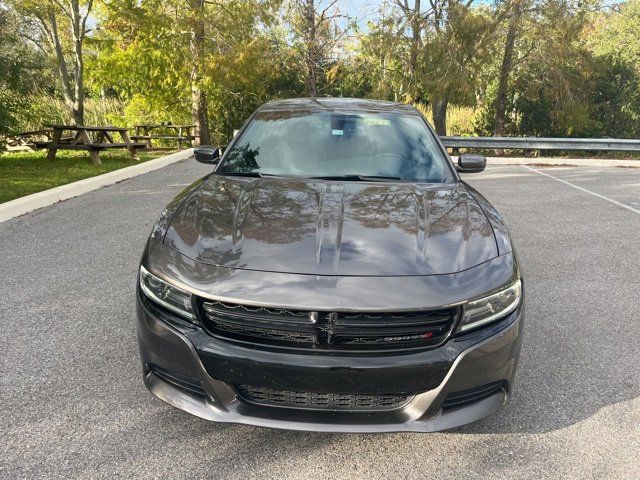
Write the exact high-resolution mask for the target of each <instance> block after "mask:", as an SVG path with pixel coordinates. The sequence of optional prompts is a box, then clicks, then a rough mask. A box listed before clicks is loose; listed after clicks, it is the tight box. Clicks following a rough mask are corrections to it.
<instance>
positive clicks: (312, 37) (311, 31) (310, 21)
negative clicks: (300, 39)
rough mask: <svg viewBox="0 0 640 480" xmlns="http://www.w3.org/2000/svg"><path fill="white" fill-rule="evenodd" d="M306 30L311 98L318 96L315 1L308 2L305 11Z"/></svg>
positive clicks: (308, 89)
mask: <svg viewBox="0 0 640 480" xmlns="http://www.w3.org/2000/svg"><path fill="white" fill-rule="evenodd" d="M304 19H305V30H306V32H307V42H306V43H307V45H306V50H307V51H306V55H305V57H306V58H305V63H306V64H307V79H306V84H307V94H308V95H309V96H310V97H317V96H318V70H317V66H318V58H317V57H318V55H317V45H316V43H317V38H316V6H315V0H307V2H306V5H305V11H304Z"/></svg>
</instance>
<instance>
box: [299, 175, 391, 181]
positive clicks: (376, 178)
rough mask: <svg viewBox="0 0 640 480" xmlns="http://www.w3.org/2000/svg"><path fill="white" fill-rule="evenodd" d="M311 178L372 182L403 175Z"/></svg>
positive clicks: (389, 179)
mask: <svg viewBox="0 0 640 480" xmlns="http://www.w3.org/2000/svg"><path fill="white" fill-rule="evenodd" d="M309 178H317V179H318V180H347V181H362V182H366V181H371V182H386V181H395V180H402V177H391V176H387V175H353V174H350V175H326V176H320V177H309Z"/></svg>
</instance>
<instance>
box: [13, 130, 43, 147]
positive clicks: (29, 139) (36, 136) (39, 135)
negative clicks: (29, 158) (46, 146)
mask: <svg viewBox="0 0 640 480" xmlns="http://www.w3.org/2000/svg"><path fill="white" fill-rule="evenodd" d="M37 141H51V130H49V129H43V130H33V131H30V132H21V133H18V134H16V135H9V136H7V138H6V146H7V150H9V151H18V150H27V151H33V148H34V145H35V143H36V142H37Z"/></svg>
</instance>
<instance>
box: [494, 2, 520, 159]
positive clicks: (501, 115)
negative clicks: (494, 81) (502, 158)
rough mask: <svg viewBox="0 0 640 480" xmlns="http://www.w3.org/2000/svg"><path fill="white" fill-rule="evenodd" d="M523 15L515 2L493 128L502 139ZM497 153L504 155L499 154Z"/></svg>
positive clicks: (499, 80) (502, 66)
mask: <svg viewBox="0 0 640 480" xmlns="http://www.w3.org/2000/svg"><path fill="white" fill-rule="evenodd" d="M521 14H522V3H521V2H520V1H518V0H515V1H514V2H513V4H512V5H511V13H510V14H509V25H508V27H507V37H506V39H505V43H504V53H503V56H502V65H501V66H500V77H499V79H498V94H497V97H496V116H495V122H494V127H493V136H494V137H500V136H502V135H503V134H504V124H505V118H506V110H507V93H508V87H509V76H510V75H511V70H512V69H513V50H514V47H515V43H516V37H517V33H518V20H519V19H520V15H521ZM497 153H502V152H501V151H500V152H497Z"/></svg>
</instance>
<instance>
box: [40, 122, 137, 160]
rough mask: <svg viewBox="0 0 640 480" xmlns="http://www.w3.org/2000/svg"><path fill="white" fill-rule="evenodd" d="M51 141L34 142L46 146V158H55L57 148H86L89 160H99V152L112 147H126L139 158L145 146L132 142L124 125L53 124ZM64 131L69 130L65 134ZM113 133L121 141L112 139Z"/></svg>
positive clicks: (134, 157)
mask: <svg viewBox="0 0 640 480" xmlns="http://www.w3.org/2000/svg"><path fill="white" fill-rule="evenodd" d="M51 128H52V131H53V133H52V135H51V141H48V142H35V146H36V148H47V149H48V150H49V152H48V153H47V160H53V159H55V158H56V152H57V151H58V150H88V151H89V155H90V156H91V161H92V162H93V163H95V164H99V163H101V162H100V152H101V151H103V150H108V149H114V148H126V149H127V150H129V153H130V154H131V158H133V159H134V160H139V159H140V158H139V157H138V150H143V149H146V148H147V144H146V143H136V142H132V141H131V139H130V138H129V129H128V128H124V127H88V126H85V125H53V126H52V127H51ZM65 132H69V134H68V135H67V136H65V135H64V134H65ZM114 134H118V135H119V136H120V137H121V138H122V142H116V141H114V139H113V137H114Z"/></svg>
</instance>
